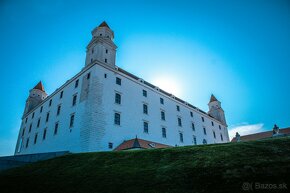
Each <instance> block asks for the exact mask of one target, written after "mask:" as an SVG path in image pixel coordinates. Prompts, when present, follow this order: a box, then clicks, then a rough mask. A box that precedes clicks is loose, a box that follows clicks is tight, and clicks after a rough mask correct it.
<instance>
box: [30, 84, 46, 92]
mask: <svg viewBox="0 0 290 193" xmlns="http://www.w3.org/2000/svg"><path fill="white" fill-rule="evenodd" d="M33 89H37V90H41V91H43V92H45V90H44V87H43V85H42V82H41V81H39V83H38V84H37V85H36V86H35V87H34V88H33Z"/></svg>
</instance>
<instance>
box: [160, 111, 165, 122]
mask: <svg viewBox="0 0 290 193" xmlns="http://www.w3.org/2000/svg"><path fill="white" fill-rule="evenodd" d="M161 120H163V121H165V112H164V111H161Z"/></svg>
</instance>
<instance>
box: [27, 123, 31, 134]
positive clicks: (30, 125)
mask: <svg viewBox="0 0 290 193" xmlns="http://www.w3.org/2000/svg"><path fill="white" fill-rule="evenodd" d="M31 128H32V123H30V125H29V130H28V131H29V133H30V132H31Z"/></svg>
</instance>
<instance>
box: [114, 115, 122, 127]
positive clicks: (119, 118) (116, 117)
mask: <svg viewBox="0 0 290 193" xmlns="http://www.w3.org/2000/svg"><path fill="white" fill-rule="evenodd" d="M114 123H115V125H120V124H121V115H120V113H115V116H114Z"/></svg>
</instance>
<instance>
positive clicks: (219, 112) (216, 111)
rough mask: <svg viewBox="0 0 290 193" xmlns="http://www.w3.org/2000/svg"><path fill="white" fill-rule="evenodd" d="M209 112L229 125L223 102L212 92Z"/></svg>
mask: <svg viewBox="0 0 290 193" xmlns="http://www.w3.org/2000/svg"><path fill="white" fill-rule="evenodd" d="M208 108H209V111H208V114H209V115H210V116H212V117H213V118H215V119H216V120H218V121H220V122H221V123H222V124H224V125H225V126H227V122H226V117H225V113H224V110H223V109H222V107H221V102H220V101H218V100H217V99H216V97H215V96H214V95H213V94H212V95H211V97H210V101H209V103H208Z"/></svg>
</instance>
